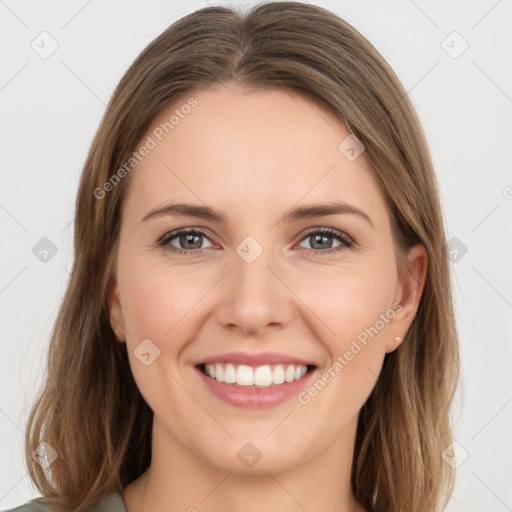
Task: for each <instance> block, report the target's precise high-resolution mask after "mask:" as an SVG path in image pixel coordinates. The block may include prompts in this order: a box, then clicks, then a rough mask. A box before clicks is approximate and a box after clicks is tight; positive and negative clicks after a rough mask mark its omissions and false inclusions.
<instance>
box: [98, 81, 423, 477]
mask: <svg viewBox="0 0 512 512" xmlns="http://www.w3.org/2000/svg"><path fill="white" fill-rule="evenodd" d="M191 98H193V99H191ZM173 115H174V117H173V118H171V116H173ZM165 123H167V124H165ZM349 135H350V132H349V131H348V130H347V128H346V126H345V125H344V124H343V123H341V122H340V121H339V120H338V119H337V118H336V117H335V116H334V115H333V114H331V113H330V112H328V111H327V110H324V109H322V108H320V107H319V106H318V105H315V104H312V103H310V102H308V101H306V100H305V99H302V98H300V97H299V96H296V95H294V94H292V93H289V92H285V91H284V90H271V91H265V92H249V91H244V90H242V89H238V88H227V87H221V86H219V87H215V88H209V89H208V90H203V91H200V92H197V93H194V94H190V95H186V96H183V98H182V99H180V101H177V102H175V103H174V104H173V105H172V107H170V108H168V109H167V110H166V111H165V112H164V113H163V114H162V115H161V116H160V117H159V118H158V119H157V120H156V121H155V122H154V124H153V125H152V127H151V129H150V130H149V131H148V132H147V134H146V136H145V137H144V138H143V140H142V141H141V145H142V144H144V145H145V146H146V150H142V151H139V156H140V162H139V164H138V165H137V167H136V168H135V169H134V170H133V171H131V172H132V173H133V174H132V176H130V179H131V180H133V181H132V182H131V183H130V188H129V190H128V194H127V197H126V199H125V202H124V204H123V211H122V226H121V232H120V244H119V252H118V258H117V261H116V269H115V276H114V278H113V279H112V281H111V288H110V294H109V306H110V311H111V319H112V322H113V325H121V326H122V327H123V328H124V330H123V331H122V333H123V334H122V337H123V339H126V343H127V349H128V355H129V358H130V365H131V369H132V372H133V375H134V378H135V380H136V383H137V385H138V387H139V389H140V391H141V393H142V395H143V397H144V399H145V400H146V401H147V403H148V404H149V406H150V407H151V409H152V410H153V411H154V414H155V424H154V436H155V438H154V442H156V443H157V444H158V446H159V447H162V448H163V449H164V451H165V447H167V448H168V449H169V450H171V449H172V450H173V452H172V453H176V450H177V449H179V450H181V453H187V454H189V455H190V456H191V457H194V458H198V460H201V461H203V462H207V463H208V464H210V465H212V466H215V467H218V468H222V469H225V470H229V471H237V472H244V471H252V472H255V471H256V472H258V471H261V472H264V471H274V472H275V471H282V470H286V469H289V468H292V467H295V466H297V465H300V464H303V463H306V462H308V461H311V460H312V459H313V458H315V457H318V456H320V455H321V454H325V453H327V452H328V451H329V450H332V451H333V453H335V451H336V449H337V445H338V448H339V449H340V450H343V449H344V450H346V451H347V450H348V451H347V453H348V452H349V451H350V450H351V449H352V445H353V441H354V438H353V436H354V434H355V428H356V424H357V415H358V411H359V410H360V408H361V407H362V405H363V404H364V402H365V401H366V399H367V398H368V396H369V394H370V392H371V390H372V388H373V387H374V385H375V383H376V380H377V377H378V375H379V372H380V369H381V365H382V363H383V358H384V355H385V353H386V352H390V351H392V350H394V349H395V348H396V347H397V345H398V343H399V340H398V342H397V341H395V337H397V336H401V337H403V336H404V335H405V333H406V331H407V328H408V326H409V324H410V322H411V321H412V319H413V317H414V313H415V307H417V302H418V301H419V298H418V297H417V294H415V293H412V292H411V288H410V286H409V285H408V284H404V285H402V284H401V283H400V282H399V281H398V276H397V269H396V263H395V255H394V251H393V242H392V236H391V226H390V218H389V215H388V212H387V209H386V203H385V201H384V199H383V197H382V195H381V193H380V191H379V188H378V186H377V184H376V181H375V179H374V178H373V176H372V172H371V170H370V168H369V166H368V164H367V162H366V160H365V153H364V151H363V152H362V153H361V154H360V155H359V156H358V153H359V152H360V150H361V149H362V148H361V147H360V146H357V144H356V143H355V142H354V140H353V139H351V138H348V139H347V137H348V136H349ZM125 179H126V178H125ZM102 200H105V201H106V200H108V195H107V197H105V198H104V199H102ZM184 205H187V206H184ZM313 205H315V207H313ZM165 207H170V208H169V209H168V210H167V211H165V210H162V212H161V213H159V214H158V213H154V212H156V211H158V210H160V209H162V208H165ZM327 207H329V208H332V210H330V209H328V208H327ZM322 210H325V211H322ZM328 210H329V211H328ZM183 229H187V230H190V233H188V234H187V233H180V231H181V230H183ZM326 230H330V232H326ZM178 251H179V252H178ZM422 254H424V253H423V252H422V247H421V246H417V247H416V248H414V250H413V251H411V253H410V255H409V258H410V260H411V261H412V260H413V259H414V258H416V259H415V260H414V261H416V262H417V268H418V270H417V276H419V277H418V281H419V282H420V283H421V284H420V292H421V288H422V275H424V270H425V268H426V266H425V262H426V260H425V259H422V258H424V256H422ZM412 270H413V272H415V270H414V268H412ZM400 303H401V304H400ZM206 363H208V366H206ZM290 367H291V369H290ZM306 370H307V373H306V374H305V375H303V373H304V371H306ZM204 372H206V373H208V374H209V375H206V374H205V373H204ZM210 372H211V374H212V375H215V378H213V377H212V376H211V375H210ZM214 372H215V373H214ZM251 379H252V380H251ZM254 379H256V381H255V380H254ZM222 380H227V381H228V382H219V381H222ZM234 381H235V382H234ZM283 381H284V382H283ZM251 382H252V385H251ZM255 382H256V384H255ZM255 386H256V387H255ZM347 447H350V448H347ZM183 450H185V451H183ZM169 453H170V452H169ZM347 457H348V455H347Z"/></svg>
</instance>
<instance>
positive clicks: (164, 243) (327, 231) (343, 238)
mask: <svg viewBox="0 0 512 512" xmlns="http://www.w3.org/2000/svg"><path fill="white" fill-rule="evenodd" d="M185 234H193V235H202V236H204V237H206V238H208V233H207V232H206V231H204V230H203V229H201V228H184V229H180V230H177V231H172V232H170V233H167V234H165V235H164V236H163V237H162V238H161V239H160V240H159V241H158V243H157V245H158V246H159V247H163V248H164V249H166V250H169V251H171V252H173V253H175V254H187V255H196V254H203V252H204V249H192V250H185V249H180V248H179V247H174V246H172V245H170V244H169V242H170V241H171V240H173V239H174V238H176V237H179V236H181V235H185ZM316 234H320V235H325V236H328V237H333V238H335V239H336V240H338V241H339V242H342V245H340V246H339V247H336V248H334V249H328V250H325V251H322V250H319V249H304V250H305V251H306V252H307V253H308V254H315V255H318V254H320V255H330V254H333V253H338V252H341V251H343V250H345V249H350V248H351V247H352V245H353V243H354V242H353V240H352V239H351V238H350V237H348V236H347V235H346V234H345V233H342V232H341V231H338V230H336V229H332V228H315V229H313V230H311V231H308V232H307V233H306V234H305V235H304V237H303V238H302V239H301V240H300V241H301V242H302V241H303V240H304V239H306V238H308V237H310V236H311V235H316Z"/></svg>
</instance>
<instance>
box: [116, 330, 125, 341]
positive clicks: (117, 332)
mask: <svg viewBox="0 0 512 512" xmlns="http://www.w3.org/2000/svg"><path fill="white" fill-rule="evenodd" d="M114 334H115V336H116V338H117V341H123V340H120V339H119V331H118V330H117V329H114Z"/></svg>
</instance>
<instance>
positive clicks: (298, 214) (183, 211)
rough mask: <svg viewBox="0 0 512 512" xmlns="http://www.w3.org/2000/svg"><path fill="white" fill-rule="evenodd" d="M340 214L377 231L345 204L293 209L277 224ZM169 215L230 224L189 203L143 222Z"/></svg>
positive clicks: (172, 206)
mask: <svg viewBox="0 0 512 512" xmlns="http://www.w3.org/2000/svg"><path fill="white" fill-rule="evenodd" d="M339 214H350V215H357V216H358V217H360V218H362V219H364V220H365V221H366V222H368V223H369V224H370V226H371V227H372V228H374V229H375V226H374V225H373V222H372V220H371V219H370V217H369V216H368V215H367V214H366V213H365V212H363V211H362V210H360V209H359V208H357V207H356V206H353V205H351V204H348V203H344V202H331V203H325V204H311V205H307V206H299V207H296V208H293V209H291V210H290V211H288V212H286V213H285V214H284V215H282V216H281V217H280V219H279V220H278V221H277V222H276V224H279V223H280V222H293V221H298V220H304V219H312V218H316V217H324V216H327V215H339ZM167 215H176V216H180V217H194V218H197V219H203V220H208V221H211V222H217V223H220V224H225V225H228V224H229V221H228V218H227V216H226V215H225V214H223V213H222V212H219V211H216V210H214V209H213V208H210V207H209V206H198V205H193V204H188V203H177V204H167V205H164V206H161V207H158V208H154V209H153V210H151V211H149V212H148V213H147V214H146V215H145V216H144V217H143V218H142V220H141V222H143V221H146V220H148V219H151V218H155V217H162V216H167Z"/></svg>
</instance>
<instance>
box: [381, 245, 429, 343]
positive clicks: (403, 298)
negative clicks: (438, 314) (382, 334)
mask: <svg viewBox="0 0 512 512" xmlns="http://www.w3.org/2000/svg"><path fill="white" fill-rule="evenodd" d="M407 259H408V272H407V275H406V276H405V278H404V281H403V282H400V281H399V282H398V283H397V286H396V291H395V301H394V302H395V303H396V302H398V303H400V304H401V309H398V308H397V309H396V311H397V312H396V315H395V317H394V318H393V321H392V322H391V323H390V325H389V329H388V336H387V339H386V353H388V352H393V350H395V349H396V348H397V347H398V346H399V345H400V343H402V342H403V339H404V337H405V335H406V333H407V331H408V329H409V327H410V325H411V323H412V321H413V320H414V317H415V316H416V312H417V311H418V306H419V303H420V300H421V295H422V293H423V288H424V286H425V278H426V276H427V267H428V255H427V251H426V249H425V247H424V246H423V245H422V244H417V245H415V246H413V247H411V249H410V250H409V252H408V253H407ZM397 337H398V338H399V339H398V340H397V339H396V338H397Z"/></svg>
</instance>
